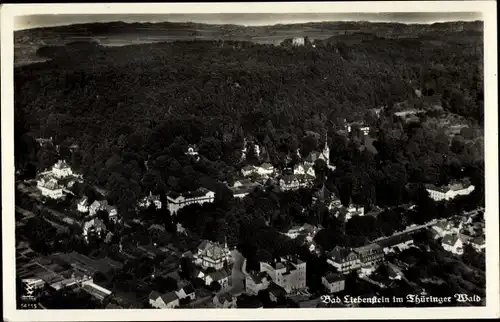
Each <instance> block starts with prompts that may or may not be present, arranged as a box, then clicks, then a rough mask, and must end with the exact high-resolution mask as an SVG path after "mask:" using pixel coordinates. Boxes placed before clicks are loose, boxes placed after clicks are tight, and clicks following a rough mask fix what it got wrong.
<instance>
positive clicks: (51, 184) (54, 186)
mask: <svg viewBox="0 0 500 322" xmlns="http://www.w3.org/2000/svg"><path fill="white" fill-rule="evenodd" d="M43 187H44V188H46V189H50V190H56V189H58V188H59V185H58V183H57V181H56V180H55V179H50V180H49V181H47V182H45V184H43Z"/></svg>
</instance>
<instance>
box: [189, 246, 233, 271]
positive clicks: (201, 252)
mask: <svg viewBox="0 0 500 322" xmlns="http://www.w3.org/2000/svg"><path fill="white" fill-rule="evenodd" d="M230 254H231V252H230V251H229V247H228V246H227V244H226V245H224V246H221V245H219V244H218V243H212V242H210V241H208V240H204V241H203V242H202V243H201V244H200V245H199V246H198V254H197V255H196V256H197V259H198V263H199V264H200V265H201V266H202V267H203V268H205V269H207V268H209V267H213V268H214V269H215V270H220V269H222V268H223V267H224V262H225V261H227V260H229V256H230Z"/></svg>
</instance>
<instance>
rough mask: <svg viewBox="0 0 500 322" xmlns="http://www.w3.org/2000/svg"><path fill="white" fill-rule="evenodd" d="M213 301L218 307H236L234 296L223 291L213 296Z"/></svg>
mask: <svg viewBox="0 0 500 322" xmlns="http://www.w3.org/2000/svg"><path fill="white" fill-rule="evenodd" d="M213 303H214V305H215V307H216V308H218V309H230V308H236V307H237V305H236V297H235V296H232V295H231V294H229V293H227V292H225V293H220V294H217V295H215V296H214V298H213Z"/></svg>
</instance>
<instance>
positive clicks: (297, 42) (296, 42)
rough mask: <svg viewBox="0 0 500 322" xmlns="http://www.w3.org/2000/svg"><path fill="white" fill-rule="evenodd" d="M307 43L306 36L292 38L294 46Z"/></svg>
mask: <svg viewBox="0 0 500 322" xmlns="http://www.w3.org/2000/svg"><path fill="white" fill-rule="evenodd" d="M304 45H305V39H304V37H293V38H292V46H294V47H299V46H304Z"/></svg>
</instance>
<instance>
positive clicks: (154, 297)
mask: <svg viewBox="0 0 500 322" xmlns="http://www.w3.org/2000/svg"><path fill="white" fill-rule="evenodd" d="M149 304H151V306H152V307H154V308H155V309H173V308H176V307H179V297H178V296H177V294H176V293H175V292H174V291H172V292H168V293H165V294H160V293H158V292H156V291H152V292H151V293H150V294H149Z"/></svg>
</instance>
